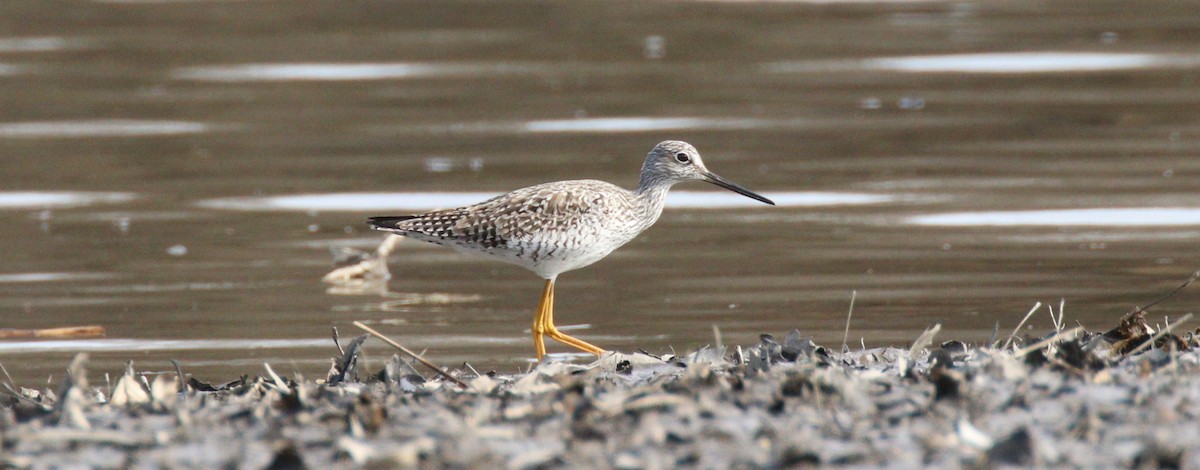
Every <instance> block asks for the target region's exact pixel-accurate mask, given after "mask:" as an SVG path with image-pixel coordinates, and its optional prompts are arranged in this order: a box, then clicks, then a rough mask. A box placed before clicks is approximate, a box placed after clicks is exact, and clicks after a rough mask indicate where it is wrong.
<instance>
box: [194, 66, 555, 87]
mask: <svg viewBox="0 0 1200 470" xmlns="http://www.w3.org/2000/svg"><path fill="white" fill-rule="evenodd" d="M543 68H544V67H540V66H535V65H520V64H506V63H494V64H436V63H419V62H394V63H345V64H338V63H261V64H239V65H212V66H203V67H183V68H179V69H175V70H174V71H173V72H171V76H172V77H174V78H175V79H178V80H196V81H210V82H274V81H353V80H391V79H402V78H430V77H453V76H467V77H469V76H485V75H486V76H492V75H496V74H528V73H534V72H536V71H538V70H542V69H543Z"/></svg>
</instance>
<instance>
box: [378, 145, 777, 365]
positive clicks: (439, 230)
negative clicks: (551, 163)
mask: <svg viewBox="0 0 1200 470" xmlns="http://www.w3.org/2000/svg"><path fill="white" fill-rule="evenodd" d="M692 180H700V181H707V182H709V183H712V184H715V185H717V186H720V187H722V188H725V189H729V190H732V191H734V192H737V193H739V194H742V195H744V196H747V197H750V198H753V199H756V200H759V201H762V202H765V203H767V204H770V205H775V203H774V202H772V201H771V200H770V199H767V198H765V197H762V196H760V195H758V194H755V193H754V192H752V191H750V190H748V189H746V188H743V187H741V186H738V185H736V184H734V183H732V182H729V181H728V180H726V179H724V178H721V177H720V176H717V175H716V174H713V173H712V172H710V171H708V169H707V168H705V167H704V162H703V161H701V160H700V153H699V152H697V151H696V148H695V147H692V146H691V144H688V143H687V142H680V141H677V140H668V141H666V142H662V143H660V144H658V145H656V146H654V149H652V150H650V154H649V155H647V156H646V161H645V163H644V164H642V174H641V179H640V180H639V181H638V187H637V189H636V190H634V191H630V190H627V189H624V188H621V187H618V186H614V185H612V184H609V183H605V182H603V181H596V180H574V181H558V182H553V183H545V184H539V185H536V186H530V187H528V188H522V189H518V190H516V191H513V192H510V193H508V194H504V195H501V196H497V197H494V198H492V199H488V200H486V201H483V202H481V203H479V204H475V205H472V206H466V207H459V208H457V209H446V210H438V211H433V212H427V213H424V214H416V215H404V216H397V217H371V218H370V222H369V224H370V225H371V227H372V228H374V229H376V230H383V231H386V232H394V233H398V234H400V235H403V236H405V237H408V238H414V239H417V240H423V241H427V242H430V243H436V244H439V245H445V246H448V247H451V248H454V249H455V250H458V251H462V252H466V253H475V254H482V255H485V256H488V257H491V258H495V259H499V260H502V261H507V262H509V263H512V264H515V265H518V266H521V267H523V268H525V269H528V270H530V271H533V272H534V273H537V275H539V276H541V277H542V278H543V279H545V280H546V285H545V288H544V289H543V290H542V300H541V303H540V304H539V305H538V310H537V314H536V315H535V316H534V319H533V345H534V348H536V350H537V358H538V360H539V361H540V360H541V359H542V357H543V356H545V354H546V346H545V344H544V343H543V337H544V336H547V337H550V338H551V339H553V340H555V341H558V342H560V343H563V344H566V345H569V346H573V347H575V348H578V349H581V350H584V351H587V352H589V353H592V354H596V355H600V354H601V353H603V352H604V350H603V349H600V348H598V347H596V346H594V345H592V344H590V343H587V342H585V341H583V340H580V339H578V338H575V337H573V336H570V335H567V334H565V333H562V332H560V331H558V329H557V328H555V327H554V280H555V279H557V278H558V275H559V274H562V273H564V272H567V271H571V270H573V269H579V268H582V267H584V266H587V265H589V264H592V263H595V262H596V261H599V260H600V259H601V258H604V257H605V256H608V254H609V253H611V252H612V251H613V250H615V249H617V248H618V247H620V246H621V245H624V244H626V243H628V242H629V241H630V240H633V238H634V237H636V236H637V235H638V234H639V233H642V231H643V230H646V229H647V228H649V227H650V226H651V225H653V224H654V222H655V221H656V220H658V216H659V215H660V214H662V210H663V203H664V202H665V201H666V198H667V190H669V189H671V186H672V185H674V184H675V183H682V182H684V181H692Z"/></svg>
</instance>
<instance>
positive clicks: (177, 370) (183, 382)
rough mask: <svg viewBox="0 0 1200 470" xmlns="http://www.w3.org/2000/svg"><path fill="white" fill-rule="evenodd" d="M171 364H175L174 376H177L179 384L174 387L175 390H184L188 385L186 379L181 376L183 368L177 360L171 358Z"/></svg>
mask: <svg viewBox="0 0 1200 470" xmlns="http://www.w3.org/2000/svg"><path fill="white" fill-rule="evenodd" d="M171 365H173V366H175V377H177V378H179V386H178V387H176V390H175V392H176V393H178V392H186V391H187V387H188V385H187V380H184V378H183V369H180V368H179V361H176V360H174V359H171Z"/></svg>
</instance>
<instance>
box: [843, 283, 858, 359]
mask: <svg viewBox="0 0 1200 470" xmlns="http://www.w3.org/2000/svg"><path fill="white" fill-rule="evenodd" d="M856 298H858V291H857V290H852V291H850V310H849V311H847V312H846V332H845V333H844V334H842V352H843V353H844V352H846V348H848V347H849V346H848V345H847V344H846V343H847V342H849V341H850V318H852V317H854V299H856Z"/></svg>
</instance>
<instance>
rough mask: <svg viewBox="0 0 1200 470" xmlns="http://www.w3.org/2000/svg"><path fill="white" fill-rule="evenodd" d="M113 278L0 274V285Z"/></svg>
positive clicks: (46, 274) (80, 275) (101, 274)
mask: <svg viewBox="0 0 1200 470" xmlns="http://www.w3.org/2000/svg"><path fill="white" fill-rule="evenodd" d="M113 277H115V276H114V275H113V274H110V273H67V272H59V273H54V272H49V273H12V274H0V284H4V283H25V282H55V281H94V280H98V279H111V278H113Z"/></svg>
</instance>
